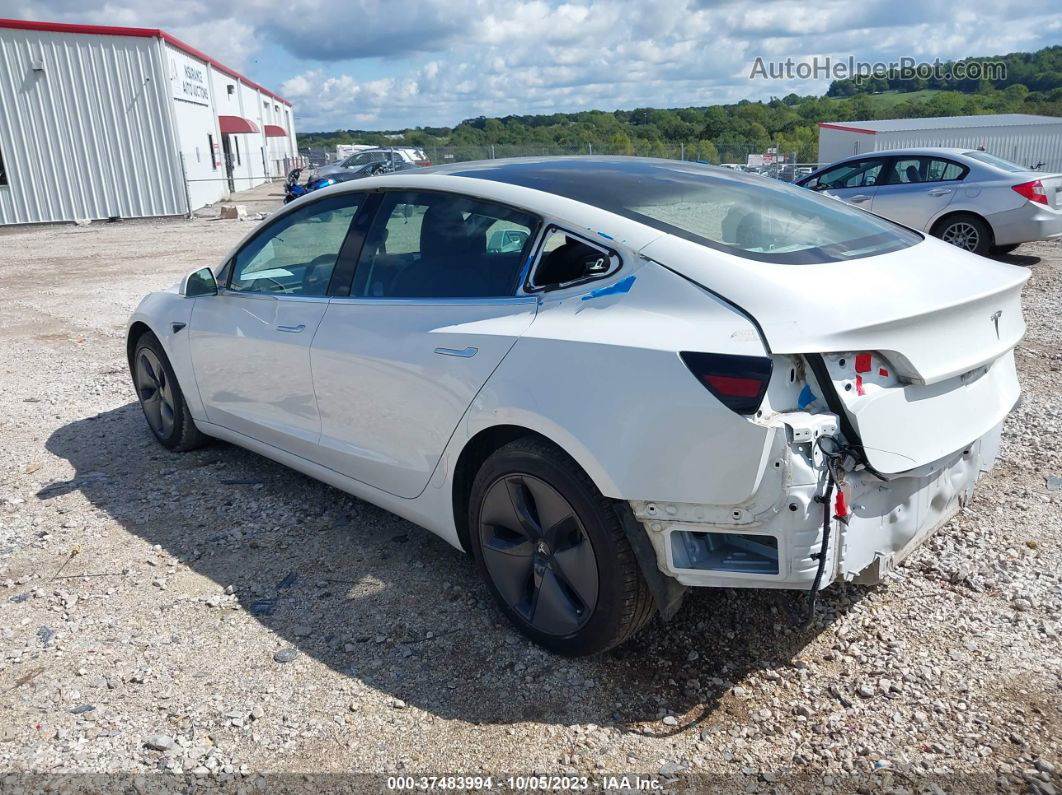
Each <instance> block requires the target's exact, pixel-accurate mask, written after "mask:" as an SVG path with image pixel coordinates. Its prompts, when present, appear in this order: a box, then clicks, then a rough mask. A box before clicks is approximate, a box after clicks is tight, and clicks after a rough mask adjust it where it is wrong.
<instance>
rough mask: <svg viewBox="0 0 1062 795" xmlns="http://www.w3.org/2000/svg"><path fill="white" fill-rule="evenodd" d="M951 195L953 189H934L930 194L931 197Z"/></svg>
mask: <svg viewBox="0 0 1062 795" xmlns="http://www.w3.org/2000/svg"><path fill="white" fill-rule="evenodd" d="M949 193H951V188H933V190H931V191H930V192H929V195H930V196H947V195H948V194H949Z"/></svg>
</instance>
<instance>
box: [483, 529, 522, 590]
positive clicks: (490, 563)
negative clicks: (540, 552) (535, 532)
mask: <svg viewBox="0 0 1062 795" xmlns="http://www.w3.org/2000/svg"><path fill="white" fill-rule="evenodd" d="M494 538H495V539H497V538H498V537H497V536H495V537H494ZM503 544H504V542H498V543H491V542H488V543H486V544H485V545H484V546H483V559H484V563H486V564H487V571H489V572H490V575H491V579H492V580H493V581H494V583H495V584H496V585H497V587H498V590H499V591H500V592H501V595H502V596H503V597H504V598H505V601H506V602H507V603H508V604H510V605H514V606H515V605H516V604H518V603H520V602H522V601H524V600H525V599H527V597H528V595H529V594H530V593H531V591H532V558H531V551H532V549H531V544H530V542H524V543H523V544H517V545H509V546H504V545H503Z"/></svg>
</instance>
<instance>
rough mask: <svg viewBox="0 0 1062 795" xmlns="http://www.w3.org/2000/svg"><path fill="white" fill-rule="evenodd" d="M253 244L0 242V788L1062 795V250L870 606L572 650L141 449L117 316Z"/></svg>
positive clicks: (458, 591)
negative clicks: (991, 463) (1018, 339)
mask: <svg viewBox="0 0 1062 795" xmlns="http://www.w3.org/2000/svg"><path fill="white" fill-rule="evenodd" d="M276 192H277V188H275V187H274V188H262V189H258V191H257V193H256V194H254V195H253V196H252V197H251V199H252V200H253V201H250V204H251V205H252V207H251V209H252V213H253V212H254V211H256V210H257V209H259V208H260V207H264V206H267V205H268V204H269V203H271V202H276V201H277V199H276V197H275V196H274V195H271V194H275V193H276ZM251 223H253V221H252V222H237V221H220V220H212V219H206V218H199V219H194V220H191V221H188V220H167V221H145V222H124V223H118V224H93V225H91V226H89V227H76V226H61V227H47V228H34V229H17V230H5V231H4V232H2V233H0V251H3V253H4V256H3V261H2V262H0V714H2V715H3V719H2V720H0V772H7V773H36V774H65V773H112V774H113V773H121V774H124V775H128V776H134V775H136V776H143V777H148V776H152V775H154V778H143V779H138V780H137V781H139V782H141V784H138V785H137V786H138V787H140V788H141V789H143V786H142V782H143V781H148V782H153V783H154V784H155V785H157V784H159V783H160V782H166V781H170V782H173V781H180V780H183V779H177V778H175V777H173V774H177V773H179V774H184V775H195V776H199V777H202V778H201V779H200V780H202V781H216V780H221V781H223V782H228V781H231V782H234V783H236V784H240V785H242V786H247V787H250V786H253V785H256V784H257V785H259V786H265V785H266V784H267V780H263V779H262V778H260V776H262V775H267V776H268V775H271V774H283V773H318V772H330V773H375V774H394V773H402V774H414V775H418V774H426V775H439V774H454V773H464V774H473V775H484V774H487V773H492V774H495V775H496V776H498V775H499V774H521V775H528V774H532V773H538V774H544V773H564V772H571V773H575V774H579V775H586V776H589V777H590V783H591V787H592V788H595V787H596V786H597V784H595V782H600V781H601V779H602V777H603V776H604V775H605V774H609V773H627V774H635V773H641V774H644V775H650V776H655V777H657V780H658V781H659V780H661V776H663V777H664V778H665V779H667V780H669V781H673V782H674V783H675V784H676V785H682V784H683V783H686V784H696V785H698V786H704V787H709V788H715V789H719V790H721V791H723V790H725V791H737V790H742V791H743V790H750V791H755V790H758V789H763V790H768V789H774V790H777V791H791V790H808V791H823V790H829V789H832V790H834V791H839V792H848V791H854V790H856V789H862V790H864V791H866V790H878V789H890V788H899V789H908V790H911V791H919V790H924V789H927V788H930V787H939V788H941V789H944V790H950V791H960V792H962V791H971V790H974V789H978V790H980V789H985V790H996V789H1006V790H1018V791H1036V792H1041V793H1053V792H1055V791H1056V787H1058V786H1060V785H1059V784H1058V783H1057V782H1058V781H1059V774H1057V773H1056V770H1057V768H1058V765H1059V764H1060V759H1059V756H1060V755H1059V749H1060V746H1062V741H1060V729H1062V710H1060V705H1062V649H1060V639H1059V634H1060V633H1062V625H1060V608H1062V579H1060V573H1059V572H1060V571H1062V512H1060V510H1059V508H1060V505H1062V490H1058V486H1057V485H1055V484H1054V483H1053V482H1052V484H1049V483H1048V478H1050V477H1052V476H1062V443H1060V439H1062V413H1060V412H1062V408H1060V406H1062V401H1060V400H1059V396H1060V394H1062V372H1060V366H1062V245H1060V244H1058V243H1039V244H1030V245H1026V246H1024V247H1022V248H1021V249H1020V250H1019V251H1018V252H1017V254H1018V256H1012V257H1010V258H1008V259H1009V260H1010V261H1012V262H1015V263H1017V264H1021V265H1024V266H1027V267H1029V268H1030V269H1031V270H1032V274H1033V277H1032V280H1031V282H1030V283H1029V286H1028V288H1027V290H1026V293H1025V300H1026V312H1027V315H1026V318H1027V321H1028V324H1029V332H1028V336H1027V337H1026V339H1025V341H1024V342H1023V344H1022V346H1021V348H1020V349H1019V355H1018V364H1019V368H1020V371H1021V377H1022V382H1023V386H1024V390H1025V395H1024V402H1023V404H1022V406H1021V407H1020V408H1019V409H1018V410H1017V411H1016V412H1015V413H1014V414H1013V415H1012V416H1011V418H1010V420H1009V421H1008V423H1007V426H1006V432H1005V437H1004V446H1003V454H1002V461H1001V463H1000V464H999V466H998V467H997V468H996V470H995V471H994V472H993V473H991V474H990V475H988V476H986V477H985V478H984V479H983V480H982V482H981V486H980V490H979V492H978V496H977V498H976V500H975V501H974V502H973V503H972V504H971V505H970V506H969V508H968V509H966V510H965V511H964V512H963V513H961V514H960V515H959V516H958V517H957V518H956V519H954V520H953V521H951V522H950V523H949V524H948V525H947V526H946V527H944V528H943V529H942V530H941V531H940V532H939V533H938V534H937V535H936V536H935V537H934V538H933V539H931V540H930V541H929V542H928V543H927V544H926V545H925V546H924V547H923V548H922V549H920V550H919V551H918V552H917V553H915V554H914V555H913V556H912V557H911V558H910V559H909V561H908V563H907V565H906V566H905V567H903V568H902V569H900V570H899V571H898V572H896V573H894V574H893V575H891V576H890V577H889V579H888V581H887V582H886V583H885V584H884V585H882V586H879V587H876V588H869V589H868V588H859V587H854V586H850V587H836V586H835V587H833V588H831V589H829V590H828V591H826V592H825V593H824V594H823V598H822V599H821V600H820V604H819V620H818V621H817V623H816V624H815V625H814V626H813V627H811V628H810V629H806V630H804V629H799V628H797V627H795V626H794V621H793V618H792V615H793V612H794V610H795V609H796V608H797V607H798V606H799V605H800V604H801V601H800V600H801V595H799V594H794V593H788V592H777V593H748V592H739V591H708V590H702V591H697V592H693V593H691V594H690V596H689V598H688V599H687V601H686V604H685V606H684V607H683V609H682V610H681V612H680V613H679V615H678V616H677V617H676V618H675V619H673V620H672V621H671V622H670V623H669V624H667V625H661V624H660V623H659V622H656V623H654V624H653V625H652V626H651V627H650V628H649V629H648V630H647V631H645V632H644V633H643V634H641V635H640V636H638V637H637V638H636V639H635V640H634V641H633V642H631V643H628V644H627V645H626V646H624V647H623V648H621V649H619V650H617V651H615V652H613V653H610V654H608V655H607V656H604V657H601V658H595V659H589V660H577V661H571V660H565V659H559V658H556V657H553V656H551V655H549V654H548V653H546V652H544V651H541V650H539V649H538V648H536V647H534V646H532V645H531V644H530V643H528V642H527V641H525V640H523V639H522V638H521V637H520V636H518V635H517V634H516V633H515V632H513V631H511V630H510V629H509V628H508V626H507V625H505V624H504V623H503V621H502V619H501V617H500V614H499V613H498V612H497V611H496V610H495V609H494V607H493V605H491V604H490V603H489V601H488V600H489V595H488V593H487V591H486V589H485V587H484V586H482V585H481V584H480V583H479V581H478V579H477V576H476V573H475V570H474V567H473V565H472V564H471V562H470V561H469V560H467V559H465V558H464V557H463V556H461V555H460V554H459V553H457V552H456V551H454V550H453V549H451V548H450V547H449V546H447V545H446V544H444V543H443V542H442V541H439V540H438V539H436V538H435V537H433V536H431V535H430V534H428V533H427V532H426V531H423V530H421V529H419V528H417V527H415V526H413V525H410V524H408V523H406V522H404V521H402V520H400V519H398V518H396V517H394V516H392V515H390V514H388V513H386V512H384V511H382V510H379V509H377V508H375V507H373V506H371V505H368V504H366V503H363V502H360V501H358V500H356V499H354V498H352V497H349V496H347V495H345V494H342V493H340V492H338V491H336V490H334V489H331V488H329V487H327V486H325V485H322V484H320V483H317V482H315V481H312V480H310V479H308V478H305V477H303V476H301V475H298V474H296V473H294V472H291V471H289V470H287V469H284V468H283V467H281V466H279V465H276V464H273V463H272V462H270V461H267V460H265V459H263V458H260V457H258V456H256V455H253V454H251V453H248V452H245V451H242V450H239V449H237V448H235V447H231V446H228V445H225V444H220V443H219V444H215V445H213V446H210V447H208V448H206V449H203V450H199V451H196V452H194V453H189V454H184V455H181V454H171V453H169V452H167V451H165V450H164V449H162V448H161V447H160V446H158V445H157V444H156V443H155V442H154V440H153V439H152V437H151V436H150V434H149V432H148V430H147V427H146V425H145V423H144V420H143V418H142V416H141V414H140V411H139V409H138V407H137V406H136V404H135V403H134V402H133V394H132V389H131V386H130V383H129V376H128V373H127V370H126V364H125V358H124V326H125V319H126V317H127V316H128V314H129V313H130V311H131V310H132V309H133V307H134V306H135V304H136V302H137V301H138V299H139V297H140V296H141V295H143V294H144V293H146V292H148V291H150V290H153V289H157V288H161V287H164V286H167V285H170V284H172V283H173V282H174V281H176V280H177V279H178V278H179V277H180V276H181V275H182V274H183V273H185V272H187V271H188V270H190V269H191V268H192V267H194V266H197V265H201V264H204V263H209V264H214V263H215V262H216V261H217V260H218V259H219V258H220V257H221V256H222V254H223V252H225V251H226V250H227V249H228V248H229V247H230V246H231V245H232V244H234V243H235V242H236V241H237V240H238V239H239V238H240V237H241V236H242V235H243V234H244V233H246V232H247V231H248V229H249V228H250V224H251ZM1051 486H1054V489H1055V490H1051ZM160 771H161V772H162V773H164V774H165V775H163V776H160V775H159V773H160ZM367 781H368V782H369V784H370V785H372V786H377V785H379V786H382V780H380V779H375V780H367ZM496 781H497V779H496ZM18 782H22V783H23V784H27V782H30V783H29V784H28V785H29V786H31V787H34V786H36V785H37V784H39V783H40V782H39V780H38V779H21V778H19V777H18V776H15V777H14V778H11V779H9V780H8V782H7V783H8V784H11V783H18ZM307 786H310V785H307ZM0 787H2V785H0ZM311 788H318V789H320V788H323V787H322V786H321V784H320V782H318V783H317V784H315V785H313V787H311Z"/></svg>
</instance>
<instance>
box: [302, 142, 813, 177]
mask: <svg viewBox="0 0 1062 795" xmlns="http://www.w3.org/2000/svg"><path fill="white" fill-rule="evenodd" d="M403 146H408V145H403ZM381 148H383V147H381ZM414 148H417V149H420V150H422V151H423V152H424V154H425V155H426V156H427V158H428V160H430V161H431V162H432V164H433V165H437V166H438V165H446V164H448V163H465V162H470V161H473V160H496V159H499V158H506V157H564V156H570V155H620V156H630V157H658V158H664V159H668V160H686V161H690V162H696V163H707V164H712V165H727V166H732V167H739V168H741V169H742V170H746V171H753V172H755V173H760V174H765V175H767V176H770V177H775V178H777V179H782V180H785V181H787V182H792V181H794V180H796V179H799V178H800V177H802V176H805V175H806V174H810V173H811V171H813V170H815V169H816V168H817V167H818V163H812V162H807V163H803V162H797V160H798V158H797V153H796V152H789V153H785V154H784V155H783V156H782V157H784V158H785V161H784V162H779V163H763V164H761V165H754V166H750V165H748V163H749V162H750V156H751V160H752V162H757V161H758V160H759V159H761V158H762V157H763V154H764V153H763V150H762V148H758V147H753V146H751V145H748V146H731V147H723V148H717V147H716V146H715V144H713V143H712V142H710V141H692V142H689V143H684V142H678V143H671V142H662V141H652V142H634V143H624V144H622V145H619V146H613V147H608V146H605V147H601V146H598V145H596V144H580V145H570V146H565V145H558V144H550V143H543V144H534V143H531V144H468V145H453V146H433V145H431V144H428V145H425V146H416V147H414ZM300 152H301V153H302V155H303V156H304V157H305V158H306V160H307V161H308V162H309V163H311V164H313V165H324V164H327V163H333V162H335V161H336V159H337V158H336V154H335V150H326V149H317V148H312V149H303V150H300ZM768 159H769V158H768Z"/></svg>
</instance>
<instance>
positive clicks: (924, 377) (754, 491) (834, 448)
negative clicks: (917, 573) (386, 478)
mask: <svg viewBox="0 0 1062 795" xmlns="http://www.w3.org/2000/svg"><path fill="white" fill-rule="evenodd" d="M508 178H509V179H510V180H511V181H513V182H515V183H516V184H520V185H525V186H527V187H533V188H536V189H540V190H548V191H549V192H551V193H554V194H559V195H561V196H564V197H566V198H570V199H574V200H576V201H580V202H583V203H585V204H588V205H592V206H594V207H597V208H600V209H604V210H606V211H608V212H610V213H612V214H614V215H616V216H620V217H622V218H624V219H627V220H628V221H630V222H632V224H636V225H637V227H635V226H633V225H632V226H631V227H630V228H629V229H628V230H627V235H628V240H624V241H617V242H625V243H633V242H634V241H636V240H637V239H638V235H639V234H643V233H644V230H645V228H646V227H648V228H650V229H653V230H655V231H656V232H658V233H659V234H657V235H655V236H654V237H653V239H652V240H651V241H650V242H648V243H646V244H644V245H643V244H637V243H636V244H635V245H636V249H635V251H634V253H633V254H632V255H631V259H635V258H636V261H635V262H630V263H627V264H625V266H624V269H622V270H621V271H619V272H618V273H617V278H620V279H622V277H623V275H624V274H630V275H628V276H627V280H628V283H627V285H626V286H625V287H624V289H623V291H622V295H621V296H617V295H616V294H615V293H616V291H610V290H608V289H607V288H606V289H598V290H597V291H595V292H591V293H590V294H589V295H588V296H584V297H582V298H580V299H579V300H578V301H573V300H571V299H570V297H569V296H568V295H566V294H565V291H564V290H560V291H559V292H558V293H555V294H549V293H547V294H545V295H543V297H542V305H541V307H540V309H539V312H538V315H537V317H536V319H535V321H534V322H533V323H532V325H531V327H530V328H529V329H528V330H527V331H526V332H525V333H524V335H523V336H522V337H521V338H520V340H519V341H518V342H517V343H516V345H515V346H514V349H513V350H512V352H511V353H510V355H509V356H508V357H507V358H506V360H505V362H503V364H502V366H501V367H500V368H499V372H498V373H496V374H495V376H494V377H493V378H492V381H491V382H490V383H488V385H487V388H486V389H485V392H484V395H485V396H486V400H487V402H489V403H491V404H492V405H504V404H509V406H508V413H509V414H510V416H512V417H513V418H514V422H515V421H517V420H518V419H520V418H523V419H524V421H526V416H527V415H530V414H532V413H545V414H548V415H564V416H566V418H567V421H566V422H565V423H564V426H563V427H551V428H549V429H548V435H549V436H550V438H552V439H554V440H556V441H558V442H559V443H560V444H561V446H562V447H564V448H565V449H567V450H569V451H570V452H571V453H572V454H573V456H574V457H575V458H576V460H577V461H579V463H580V465H581V466H583V468H584V469H586V470H587V471H588V472H589V473H590V475H591V477H592V478H593V479H594V480H595V482H596V483H597V484H598V487H599V488H601V490H602V492H603V493H604V494H606V495H607V496H610V497H615V498H618V499H621V500H623V501H624V502H625V503H627V504H629V506H630V508H631V511H632V513H633V518H634V520H635V522H636V525H635V526H636V527H637V528H638V532H641V533H643V534H644V535H645V536H647V537H648V539H649V541H650V543H651V548H652V551H653V554H652V560H651V561H650V562H649V563H648V564H646V563H645V562H644V561H643V570H646V569H648V568H649V567H655V568H656V569H657V570H658V571H659V572H660V573H662V574H663V575H665V577H666V578H668V579H667V582H678V583H681V584H682V585H684V586H714V587H748V588H786V589H798V590H802V591H806V592H809V593H811V594H814V593H815V592H817V591H818V590H819V589H821V588H824V587H826V586H827V585H829V584H831V583H833V582H838V581H855V582H860V583H874V582H877V581H879V580H880V579H881V578H882V576H883V575H884V574H885V573H886V572H887V571H889V570H890V569H891V568H893V567H894V566H896V565H897V564H899V563H900V562H901V561H902V560H903V559H904V558H905V557H906V556H907V555H909V554H910V553H911V551H912V550H914V549H915V548H916V547H917V546H918V545H919V543H920V542H921V541H923V540H924V539H925V538H926V536H927V535H928V534H930V533H931V532H933V531H934V530H935V529H936V528H938V527H939V526H940V525H941V524H942V523H944V522H945V521H947V520H948V519H949V518H950V517H951V516H952V515H954V513H955V512H956V511H957V510H959V508H960V507H961V506H962V505H963V504H964V503H965V502H966V501H967V500H968V499H969V498H970V496H971V495H972V493H973V489H974V484H975V483H976V481H977V479H978V477H979V476H980V475H981V474H982V473H983V472H986V471H987V470H989V469H990V468H991V467H992V465H993V463H994V462H995V459H996V455H997V452H998V448H999V438H1000V433H1001V429H1002V424H1003V421H1004V419H1005V418H1006V416H1007V414H1008V413H1009V412H1010V410H1011V409H1012V408H1013V407H1014V405H1015V403H1016V402H1017V400H1018V397H1019V387H1018V381H1017V376H1016V372H1015V365H1014V357H1013V349H1014V347H1015V345H1016V344H1017V343H1018V341H1019V340H1020V339H1021V337H1022V335H1023V333H1024V328H1025V327H1024V322H1023V319H1022V314H1021V288H1022V285H1023V284H1024V282H1025V281H1026V279H1027V278H1028V273H1027V272H1026V271H1025V270H1023V269H1020V268H1016V267H1013V266H1010V265H1006V264H1001V263H996V262H993V261H990V260H986V259H983V258H980V257H976V256H972V255H970V254H968V253H966V252H963V251H960V250H958V249H956V248H955V247H953V246H949V245H947V244H945V243H942V242H940V241H938V240H935V239H933V238H927V237H926V236H924V235H922V234H920V233H918V232H914V231H912V230H909V229H906V228H904V227H901V226H898V225H896V224H893V223H892V222H889V221H886V220H884V219H881V218H878V217H876V216H872V215H870V214H868V213H863V212H861V211H859V210H856V209H853V208H850V207H848V206H846V205H844V204H842V203H840V202H837V201H836V200H831V199H829V198H824V197H820V196H815V195H813V194H809V193H802V192H800V191H798V190H796V189H793V188H791V187H788V186H784V185H778V184H775V183H773V182H768V181H764V180H755V179H752V178H748V177H745V176H744V175H740V174H731V173H729V172H724V173H721V172H719V171H718V170H715V169H703V168H699V167H697V166H687V165H685V164H682V165H679V164H670V163H669V164H649V163H646V162H637V161H635V162H630V161H628V162H626V163H613V164H611V165H610V166H609V167H601V168H599V169H598V170H597V171H596V172H595V173H594V174H593V178H592V179H588V178H587V177H586V174H585V173H581V171H580V167H579V166H575V165H572V166H566V165H564V164H552V168H551V169H550V170H549V173H548V174H542V173H535V174H527V175H520V174H517V173H514V174H512V175H509V177H508ZM617 229H619V230H621V231H623V227H617ZM614 231H615V230H613V229H609V230H608V233H607V234H604V235H603V236H604V237H606V238H608V239H612V238H613V234H612V233H613V232H614ZM616 237H618V235H617V236H616ZM599 242H600V241H599ZM620 283H621V282H617V284H620ZM585 289H586V288H584V289H583V291H584V292H585ZM599 295H600V296H603V297H602V298H598V297H597V296H599ZM588 307H593V309H595V310H596V311H594V312H591V311H589V310H588ZM561 341H562V342H563V344H561ZM568 360H570V361H571V362H573V364H571V365H568V364H567V361H568ZM545 362H548V371H549V373H550V374H551V375H552V377H554V378H556V377H559V378H560V380H561V381H562V383H563V384H564V387H565V389H564V390H563V393H562V396H561V397H560V398H558V404H557V405H553V404H552V403H551V401H550V400H549V399H546V398H544V396H543V394H542V393H541V392H536V393H535V395H534V399H533V404H532V403H528V404H527V405H526V406H524V407H523V408H524V412H521V411H519V410H517V409H516V408H515V406H514V404H516V405H519V404H520V402H521V400H522V397H521V395H519V394H506V390H505V389H504V388H503V387H502V386H501V385H502V384H504V383H505V382H506V379H507V378H509V377H510V375H511V374H515V373H519V374H520V375H519V376H518V377H520V378H526V377H527V376H528V374H532V379H533V378H534V374H535V373H536V372H538V371H540V370H541V371H542V372H543V374H544V373H545V370H544V369H543V367H542V365H543V363H545ZM514 377H517V376H514ZM617 379H621V380H625V381H627V382H629V383H624V384H623V385H622V386H619V385H618V384H617ZM482 397H483V396H481V398H482ZM603 415H605V416H608V417H610V418H611V422H610V423H606V426H607V429H606V430H604V431H598V430H597V427H598V426H600V425H602V420H601V417H602V416H603ZM473 422H475V419H474V418H473ZM632 545H633V546H634V547H635V548H636V549H637V547H638V541H637V538H632ZM646 574H647V577H649V579H650V580H652V577H651V574H653V573H652V572H648V571H647V572H646ZM655 590H656V592H655V596H656V600H657V603H658V606H659V607H660V609H661V612H664V613H667V612H670V610H673V609H674V605H675V601H676V600H675V599H674V589H671V590H668V589H666V588H661V587H660V586H659V585H658V586H657V587H656V589H655ZM812 604H813V600H812Z"/></svg>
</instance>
